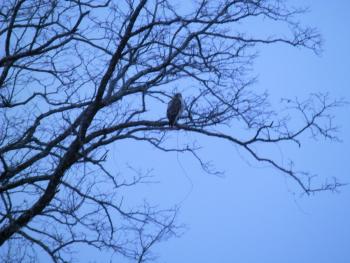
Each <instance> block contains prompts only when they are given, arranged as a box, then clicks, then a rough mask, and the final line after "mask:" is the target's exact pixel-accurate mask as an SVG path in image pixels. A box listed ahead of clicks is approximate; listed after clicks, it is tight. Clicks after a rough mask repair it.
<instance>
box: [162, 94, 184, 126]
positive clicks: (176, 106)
mask: <svg viewBox="0 0 350 263" xmlns="http://www.w3.org/2000/svg"><path fill="white" fill-rule="evenodd" d="M183 110H184V101H183V99H182V95H181V93H176V94H175V95H174V97H173V98H172V99H171V101H169V103H168V109H167V112H166V115H167V117H168V120H169V125H170V127H174V125H175V124H176V122H177V120H178V119H179V118H180V116H181V114H182V112H183Z"/></svg>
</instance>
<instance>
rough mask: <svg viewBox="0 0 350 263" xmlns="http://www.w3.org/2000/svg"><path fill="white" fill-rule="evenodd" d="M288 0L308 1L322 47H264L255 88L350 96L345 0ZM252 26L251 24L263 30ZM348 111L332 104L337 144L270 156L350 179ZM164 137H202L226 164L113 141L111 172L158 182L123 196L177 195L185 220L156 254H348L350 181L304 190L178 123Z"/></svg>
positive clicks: (195, 258) (254, 260)
mask: <svg viewBox="0 0 350 263" xmlns="http://www.w3.org/2000/svg"><path fill="white" fill-rule="evenodd" d="M289 2H290V3H291V4H292V5H295V6H300V5H302V6H309V7H310V13H308V14H305V15H304V16H303V17H302V21H303V22H304V23H305V24H309V25H312V26H315V27H317V28H318V29H319V31H320V32H321V34H322V36H323V39H324V46H323V49H324V52H323V53H322V54H321V56H316V55H315V54H314V53H312V52H311V51H309V50H300V49H295V48H291V47H287V46H283V45H272V46H268V47H263V48H261V49H260V50H259V52H260V55H259V57H258V59H257V60H256V63H255V65H254V72H255V74H257V75H258V77H259V78H258V82H257V83H256V84H255V87H256V89H259V90H268V92H269V93H270V95H271V101H272V102H273V103H278V101H279V99H280V98H281V97H292V98H294V97H295V96H299V97H300V98H306V97H307V96H308V94H310V93H314V92H329V93H330V95H331V96H332V97H333V98H342V97H344V98H345V99H347V100H348V101H350V84H349V80H348V79H349V75H350V48H349V47H350V30H349V25H350V16H349V14H348V11H349V10H350V1H348V0H338V1H311V0H305V1H301V0H291V1H289ZM258 26H260V28H259V27H257V28H255V30H257V31H259V30H261V31H268V30H269V29H268V28H262V25H258ZM349 113H350V106H348V107H343V108H340V109H338V110H337V111H336V116H337V118H336V120H335V121H336V123H337V124H339V126H341V130H340V133H339V136H340V138H341V139H342V140H343V142H342V143H335V142H329V141H323V140H319V141H314V140H312V139H310V138H308V137H307V136H305V137H304V141H303V144H302V147H301V148H300V149H299V148H298V147H294V146H293V147H285V148H283V149H280V148H277V147H276V148H275V149H274V150H273V152H275V154H276V156H275V157H276V158H277V159H278V160H281V161H282V160H286V159H287V158H291V159H292V160H294V161H295V164H296V165H297V167H298V168H300V169H303V170H307V171H311V172H313V173H316V174H319V178H320V182H323V181H324V179H325V178H332V177H333V176H334V177H337V178H338V179H339V180H340V181H341V182H344V183H350V173H349V169H348V163H350V154H349V149H350V138H349V135H350V118H349V115H350V114H349ZM164 114H165V109H164ZM170 136H171V137H172V139H173V142H176V143H179V144H181V143H182V142H185V141H187V139H188V138H196V139H197V140H198V141H199V142H200V144H201V145H202V146H203V149H202V150H201V155H202V156H203V157H204V158H205V159H206V160H211V161H212V162H213V164H214V165H215V167H216V168H218V169H220V170H223V171H225V176H224V177H216V176H213V175H208V174H206V173H204V172H203V170H202V169H201V168H200V167H199V165H198V163H197V162H196V161H195V160H194V159H193V158H192V157H190V156H189V155H182V154H176V153H169V154H165V153H163V152H159V151H157V150H155V149H154V148H153V147H151V146H150V145H147V144H146V143H140V142H133V141H121V142H118V143H116V144H114V145H112V146H111V149H112V151H111V152H110V155H109V162H110V167H109V168H110V170H111V171H117V172H119V171H122V172H125V173H126V174H128V173H130V171H129V170H128V169H127V168H126V166H127V165H130V166H133V167H134V168H135V169H143V170H144V171H146V170H148V169H152V173H151V174H152V175H153V176H154V178H153V179H154V180H155V181H158V183H157V184H149V185H142V186H140V187H136V188H134V189H132V190H131V191H130V192H129V193H128V195H126V196H125V198H130V199H131V200H135V201H142V200H143V199H144V198H146V199H147V200H148V202H149V203H151V204H157V205H159V206H160V207H163V208H169V207H173V206H175V205H178V204H179V203H181V207H180V211H179V216H178V222H179V223H180V224H182V223H183V224H185V225H186V228H185V230H184V231H183V234H182V235H181V236H180V237H179V238H173V239H170V240H168V241H167V242H164V243H161V244H159V245H158V246H157V247H156V248H155V250H154V252H155V253H156V254H157V255H158V259H157V260H156V262H159V263H179V262H184V263H187V262H194V263H195V262H201V263H216V262H218V263H233V262H236V263H261V262H263V263H264V262H266V263H295V262H298V263H306V262H307V263H312V262H317V263H330V262H332V263H349V262H350V205H349V201H350V186H346V187H343V188H341V189H340V193H330V192H323V193H318V194H315V195H311V196H309V197H308V196H305V195H303V196H301V195H300V193H301V189H300V188H299V186H298V185H296V184H295V182H294V181H292V180H290V179H289V178H288V177H286V176H285V175H283V174H281V173H280V172H278V171H276V169H272V168H270V167H267V166H266V165H263V164H259V163H256V162H254V161H251V159H249V158H247V156H246V155H245V153H244V152H241V151H240V150H239V149H237V148H235V146H233V145H232V144H228V143H227V142H225V141H220V140H214V139H209V138H205V137H198V135H193V134H189V133H183V132H178V133H177V132H174V133H172V134H170ZM80 252H81V254H82V257H81V258H80V260H81V262H90V261H91V262H108V260H109V259H110V258H109V257H107V258H104V257H102V256H101V257H100V254H95V251H93V250H84V249H82V250H81V251H80ZM92 258H97V260H96V261H95V259H92ZM89 260H90V261H89ZM120 262H124V261H120Z"/></svg>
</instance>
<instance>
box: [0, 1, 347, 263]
mask: <svg viewBox="0 0 350 263" xmlns="http://www.w3.org/2000/svg"><path fill="white" fill-rule="evenodd" d="M187 5H188V6H186V7H188V9H187V10H185V8H182V7H181V3H173V1H168V0H154V1H147V0H140V1H132V0H125V1H110V0H109V1H99V0H96V1H94V0H88V1H80V0H66V1H58V0H56V1H48V0H47V1H46V0H11V1H3V2H2V3H1V8H0V19H1V20H0V21H1V23H0V43H1V54H0V69H1V71H0V73H1V75H0V96H1V98H0V118H1V122H0V125H1V128H0V160H1V166H0V182H1V184H0V194H1V214H0V224H1V230H0V246H2V248H3V251H4V252H5V249H6V252H7V253H3V255H2V259H3V260H4V261H6V260H9V261H11V262H16V261H17V262H24V261H29V262H30V261H35V250H36V249H35V248H33V250H32V251H31V250H30V249H29V248H28V247H29V246H28V244H33V245H35V246H37V247H40V248H41V249H43V251H45V252H46V253H47V255H48V256H49V257H50V258H51V260H52V261H53V262H67V261H71V260H73V259H74V253H73V252H74V250H76V249H77V248H78V247H79V246H80V245H81V244H83V245H87V246H91V247H94V248H97V249H105V250H108V251H111V252H113V253H114V254H119V255H122V256H125V257H127V258H130V259H132V260H135V261H137V262H146V261H148V260H152V258H153V257H152V254H151V253H150V249H151V248H152V246H153V245H154V244H156V243H157V242H159V241H162V240H165V239H167V238H169V237H170V236H173V235H176V233H177V226H176V224H175V217H176V209H168V210H157V209H156V208H154V207H152V206H151V205H149V204H147V203H146V202H145V203H144V204H143V206H142V207H134V208H128V207H127V206H126V205H124V202H125V201H124V200H125V199H127V197H123V196H122V195H121V194H120V193H123V188H127V187H133V186H135V185H136V184H138V183H142V182H147V178H148V177H147V174H143V173H140V172H138V171H136V173H137V176H133V177H132V178H131V176H129V175H127V176H125V177H120V176H119V174H118V173H116V172H115V171H108V169H107V168H106V167H105V166H104V162H105V161H106V159H107V158H108V150H109V148H108V146H109V145H111V144H115V143H118V142H119V141H121V140H136V141H144V142H147V143H150V144H151V145H152V146H154V147H155V148H157V149H159V150H160V151H164V152H174V151H175V152H188V153H190V154H192V155H193V157H194V160H198V161H199V163H200V164H201V166H202V168H203V169H204V170H205V171H206V172H208V173H216V172H215V170H212V169H211V167H210V166H209V165H208V163H207V162H206V161H205V160H204V159H202V157H200V156H199V155H198V152H197V149H198V148H197V146H196V144H195V143H194V142H188V144H187V145H186V146H185V147H182V146H181V147H179V146H177V147H171V146H170V145H169V143H168V137H167V135H168V134H169V133H180V132H181V131H186V132H191V133H194V134H200V135H203V136H207V137H215V138H220V139H222V140H225V141H227V142H228V143H232V144H234V145H236V146H238V147H240V148H241V149H243V150H245V151H246V152H247V153H248V154H250V155H251V157H252V158H253V159H255V160H256V161H257V162H264V163H267V164H269V165H271V166H273V167H274V168H275V169H276V171H280V172H282V173H284V174H285V175H287V176H289V177H290V178H291V179H293V180H294V181H295V182H296V184H297V185H299V187H300V188H301V190H302V191H303V192H304V193H306V194H310V193H314V192H317V191H324V190H331V191H334V190H336V189H337V188H338V187H339V186H341V184H340V183H338V182H337V181H336V180H334V181H333V182H332V183H325V184H323V185H320V186H318V185H316V186H314V185H313V184H312V181H311V179H312V176H310V175H309V174H307V173H305V172H298V171H297V170H296V169H295V167H294V165H293V163H292V162H291V163H290V164H288V165H287V166H284V165H283V164H280V163H279V162H278V161H277V160H274V159H273V158H271V157H269V156H264V155H261V154H260V153H259V149H262V148H263V147H267V146H268V145H271V144H281V145H284V144H297V145H299V146H300V144H301V141H300V139H301V137H302V136H303V135H304V134H307V133H311V135H312V136H313V137H315V138H318V137H323V138H325V139H329V140H337V135H336V131H337V127H336V126H334V125H333V122H332V120H333V115H332V110H333V109H334V108H336V107H338V106H341V105H342V104H343V102H342V101H338V100H331V99H329V96H328V95H327V94H312V95H310V98H308V99H306V100H303V101H301V100H299V99H294V100H291V99H282V101H281V105H282V106H280V105H270V104H269V98H268V94H267V92H263V93H259V92H257V91H256V90H255V88H254V81H255V78H254V76H253V75H252V74H251V65H252V62H253V61H254V58H255V57H256V48H257V47H259V46H265V45H272V44H285V45H289V46H292V47H301V48H306V49H310V50H312V51H314V52H315V53H318V52H320V48H321V37H320V35H319V34H318V32H317V30H316V29H314V28H310V27H303V26H302V25H301V24H300V23H299V22H298V16H299V15H300V14H302V13H304V12H305V10H304V9H295V8H290V7H288V6H287V4H286V3H285V2H284V1H280V0H231V1H229V0H227V1H224V0H223V1H209V0H200V1H193V3H191V4H189V3H187ZM189 6H190V7H191V8H189ZM261 19H264V21H265V22H266V23H271V24H272V25H274V24H276V25H279V26H281V27H283V28H284V29H283V30H282V32H278V31H277V30H276V32H273V34H272V33H271V35H269V34H264V32H259V34H258V33H254V31H253V30H251V29H252V28H251V27H249V26H247V25H246V23H247V22H251V21H261ZM250 31H251V32H250ZM177 85H178V86H180V85H181V87H182V88H181V91H182V92H183V96H184V98H185V102H186V109H185V111H184V114H183V116H182V117H181V119H180V120H179V123H178V124H177V125H176V127H175V128H172V127H169V125H168V121H167V120H166V118H165V111H166V110H165V109H166V104H167V102H168V101H169V99H170V98H171V96H172V95H173V93H174V87H175V86H177ZM278 107H279V108H278ZM130 178H131V179H130Z"/></svg>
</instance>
